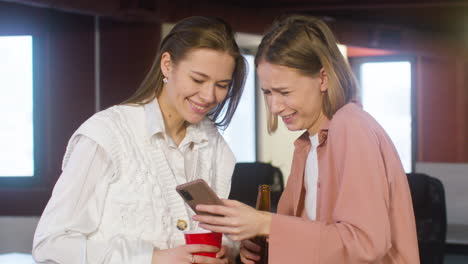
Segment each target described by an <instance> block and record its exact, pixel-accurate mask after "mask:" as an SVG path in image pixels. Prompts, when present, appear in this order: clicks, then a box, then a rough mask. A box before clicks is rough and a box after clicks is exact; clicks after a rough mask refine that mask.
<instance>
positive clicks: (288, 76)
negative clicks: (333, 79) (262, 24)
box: [257, 61, 328, 135]
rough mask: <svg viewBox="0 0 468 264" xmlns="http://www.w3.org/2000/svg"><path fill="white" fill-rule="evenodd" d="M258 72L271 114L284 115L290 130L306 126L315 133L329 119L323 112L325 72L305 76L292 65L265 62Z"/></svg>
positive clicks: (325, 84) (325, 83) (311, 132)
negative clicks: (323, 121) (291, 66)
mask: <svg viewBox="0 0 468 264" xmlns="http://www.w3.org/2000/svg"><path fill="white" fill-rule="evenodd" d="M257 72H258V77H259V79H260V86H261V89H262V91H263V93H264V95H265V99H266V103H267V105H268V108H269V110H270V112H271V114H273V115H278V116H279V117H281V119H282V120H283V122H284V124H285V125H286V127H287V128H288V130H291V131H296V130H303V129H306V130H308V131H309V133H310V134H311V135H313V134H315V133H316V132H317V131H318V129H319V127H320V124H321V121H322V120H324V119H325V118H326V117H325V115H324V114H323V111H322V97H323V96H324V93H325V92H326V91H327V89H328V84H327V81H328V78H327V75H326V73H325V71H324V70H323V69H322V70H321V71H320V73H319V74H317V75H316V76H306V75H304V74H302V73H300V72H299V71H297V70H295V69H293V68H289V67H285V66H281V65H275V64H271V63H268V62H265V61H263V62H261V63H259V65H258V68H257Z"/></svg>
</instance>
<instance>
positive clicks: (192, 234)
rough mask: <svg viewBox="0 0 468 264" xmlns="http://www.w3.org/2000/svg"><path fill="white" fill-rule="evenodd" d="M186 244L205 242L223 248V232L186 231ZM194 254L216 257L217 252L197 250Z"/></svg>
mask: <svg viewBox="0 0 468 264" xmlns="http://www.w3.org/2000/svg"><path fill="white" fill-rule="evenodd" d="M184 236H185V243H186V244H188V245H189V244H204V245H210V246H215V247H218V248H221V240H222V237H223V234H221V233H216V232H211V231H207V230H197V231H185V232H184ZM193 254H194V255H200V256H207V257H212V258H216V252H197V253H193Z"/></svg>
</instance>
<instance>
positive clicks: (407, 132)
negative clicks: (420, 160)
mask: <svg viewBox="0 0 468 264" xmlns="http://www.w3.org/2000/svg"><path fill="white" fill-rule="evenodd" d="M359 73H360V74H359V79H360V85H361V91H360V96H361V102H362V105H363V108H364V110H366V111H367V112H369V113H370V114H371V115H372V116H373V117H374V118H375V119H376V120H377V121H378V122H379V124H380V125H381V126H382V127H383V128H384V129H385V131H386V132H387V133H388V135H389V136H390V138H391V139H392V141H393V144H394V145H395V147H396V149H397V151H398V154H399V156H400V159H401V162H402V163H403V167H404V169H405V171H406V172H407V173H409V172H411V171H412V170H413V167H414V164H413V163H414V162H413V161H414V158H413V157H414V154H413V153H414V151H413V150H414V143H413V134H414V132H415V131H414V129H413V110H412V109H413V104H412V102H413V101H412V63H411V60H409V59H402V60H399V59H374V60H373V61H362V62H361V63H359Z"/></svg>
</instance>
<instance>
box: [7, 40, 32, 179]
mask: <svg viewBox="0 0 468 264" xmlns="http://www.w3.org/2000/svg"><path fill="white" fill-rule="evenodd" d="M32 42H33V39H32V36H0V95H1V98H2V103H1V104H0V116H1V118H0V119H1V120H2V122H0V134H1V135H2V136H1V137H0V177H12V176H16V177H28V176H29V177H31V176H33V175H34V150H33V136H34V131H33V74H32V72H33V69H32Z"/></svg>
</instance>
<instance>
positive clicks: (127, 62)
mask: <svg viewBox="0 0 468 264" xmlns="http://www.w3.org/2000/svg"><path fill="white" fill-rule="evenodd" d="M100 24H101V27H100V32H101V109H105V108H107V107H109V106H111V105H114V104H118V103H121V102H122V101H124V100H125V99H127V98H128V97H130V95H132V94H133V92H134V91H135V90H136V89H137V87H138V86H139V84H140V83H141V81H142V80H143V78H144V76H145V75H146V73H147V71H148V70H149V68H150V67H151V64H152V62H153V60H154V58H155V56H156V52H157V49H158V45H159V41H160V39H161V37H160V34H161V33H160V32H161V30H160V27H161V26H160V24H143V23H133V24H128V23H119V22H115V21H111V20H103V21H101V23H100Z"/></svg>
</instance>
